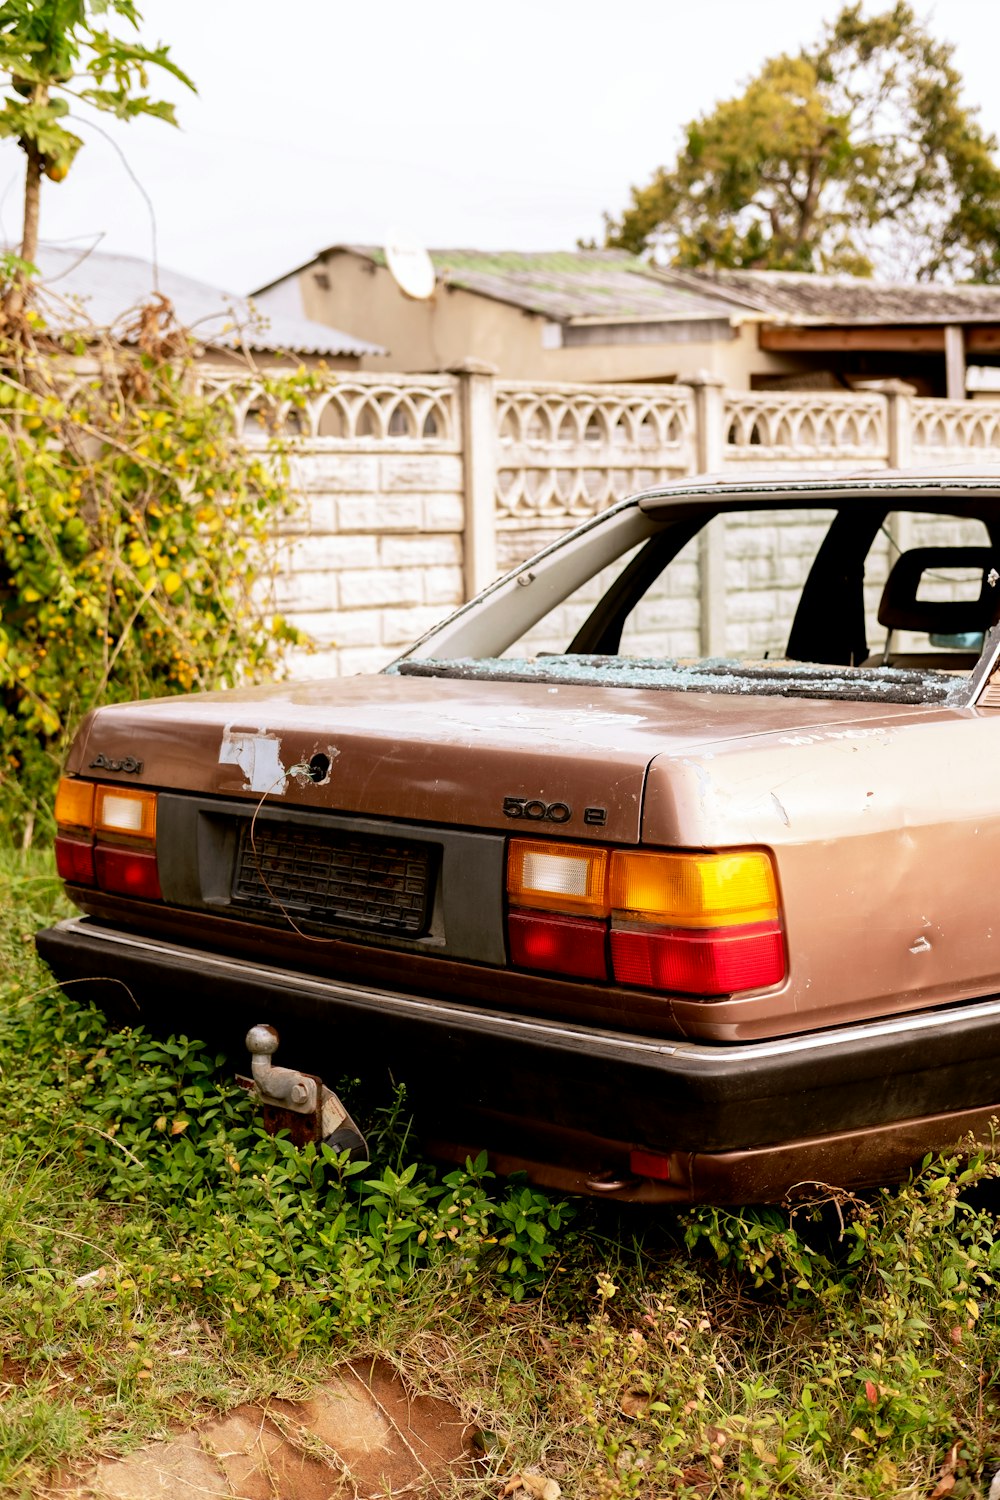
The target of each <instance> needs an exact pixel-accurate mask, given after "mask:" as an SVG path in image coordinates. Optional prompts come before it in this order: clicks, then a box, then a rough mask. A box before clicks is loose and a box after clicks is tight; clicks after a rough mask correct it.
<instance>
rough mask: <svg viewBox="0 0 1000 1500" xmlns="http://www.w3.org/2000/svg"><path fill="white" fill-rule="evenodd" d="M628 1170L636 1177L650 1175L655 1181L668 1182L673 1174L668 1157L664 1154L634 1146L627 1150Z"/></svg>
mask: <svg viewBox="0 0 1000 1500" xmlns="http://www.w3.org/2000/svg"><path fill="white" fill-rule="evenodd" d="M628 1164H629V1170H630V1171H631V1172H633V1173H634V1174H635V1176H636V1177H652V1178H653V1179H654V1180H655V1181H656V1182H669V1181H670V1178H671V1176H672V1175H673V1174H672V1173H671V1171H670V1157H669V1156H664V1154H663V1153H662V1152H661V1151H644V1150H643V1149H642V1148H641V1147H640V1146H636V1147H635V1148H634V1149H633V1150H632V1151H630V1152H629V1158H628Z"/></svg>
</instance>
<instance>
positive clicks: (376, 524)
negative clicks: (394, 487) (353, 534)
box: [337, 495, 424, 535]
mask: <svg viewBox="0 0 1000 1500" xmlns="http://www.w3.org/2000/svg"><path fill="white" fill-rule="evenodd" d="M423 514H424V513H423V506H422V505H421V503H420V499H419V497H418V496H416V495H397V496H393V497H391V498H390V497H388V496H385V495H350V496H344V497H342V498H341V499H340V500H339V501H338V503H337V530H338V531H341V532H343V531H361V532H364V533H365V534H366V535H371V534H373V533H377V532H382V531H416V532H418V531H419V530H420V528H421V525H422V523H423Z"/></svg>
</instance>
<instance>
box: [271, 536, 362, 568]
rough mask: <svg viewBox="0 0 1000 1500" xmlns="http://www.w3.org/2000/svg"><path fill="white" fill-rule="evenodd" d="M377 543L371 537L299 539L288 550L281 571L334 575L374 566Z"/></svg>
mask: <svg viewBox="0 0 1000 1500" xmlns="http://www.w3.org/2000/svg"><path fill="white" fill-rule="evenodd" d="M378 561H379V557H378V542H377V540H376V539H375V537H373V536H362V535H360V534H357V535H351V534H348V535H346V536H315V535H312V536H307V537H301V538H299V539H298V540H296V541H295V542H293V543H292V545H291V546H290V547H289V548H288V551H287V558H286V561H285V567H286V568H287V569H289V570H290V571H291V572H293V573H319V572H322V571H327V572H337V571H343V570H345V569H347V568H374V567H377V566H378Z"/></svg>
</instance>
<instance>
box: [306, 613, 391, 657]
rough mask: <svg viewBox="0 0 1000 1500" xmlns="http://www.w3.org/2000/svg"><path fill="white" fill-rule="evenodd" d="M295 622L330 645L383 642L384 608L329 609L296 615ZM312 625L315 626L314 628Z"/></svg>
mask: <svg viewBox="0 0 1000 1500" xmlns="http://www.w3.org/2000/svg"><path fill="white" fill-rule="evenodd" d="M293 618H294V621H295V624H296V625H298V627H299V629H300V630H304V631H306V633H307V634H308V635H309V636H310V638H311V639H312V640H313V641H314V642H317V643H319V642H320V641H322V644H323V645H324V646H327V647H330V648H340V647H344V646H380V645H381V644H382V620H383V611H382V610H381V609H349V610H343V609H325V610H322V611H319V610H317V611H314V612H312V613H309V614H304V613H302V612H299V613H297V614H295V615H294V617H293ZM310 625H312V626H313V627H314V628H313V629H310V628H309V627H310Z"/></svg>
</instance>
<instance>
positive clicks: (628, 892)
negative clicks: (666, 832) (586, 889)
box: [611, 850, 778, 927]
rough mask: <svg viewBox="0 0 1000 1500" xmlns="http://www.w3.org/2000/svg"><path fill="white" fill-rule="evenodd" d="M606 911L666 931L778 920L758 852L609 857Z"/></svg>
mask: <svg viewBox="0 0 1000 1500" xmlns="http://www.w3.org/2000/svg"><path fill="white" fill-rule="evenodd" d="M611 905H612V907H613V909H614V911H615V912H616V913H621V914H622V915H623V916H627V917H628V918H630V919H638V920H640V921H648V922H657V923H661V924H663V925H664V926H670V927H728V926H730V925H732V924H735V923H739V924H741V925H742V924H746V923H752V922H773V921H775V920H776V919H777V916H778V892H777V887H776V885H775V879H774V867H773V866H772V864H771V860H770V858H769V856H768V855H767V854H765V853H763V852H762V851H761V850H748V851H742V852H739V853H732V854H646V853H638V852H634V851H631V850H616V851H615V853H613V854H612V856H611Z"/></svg>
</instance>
